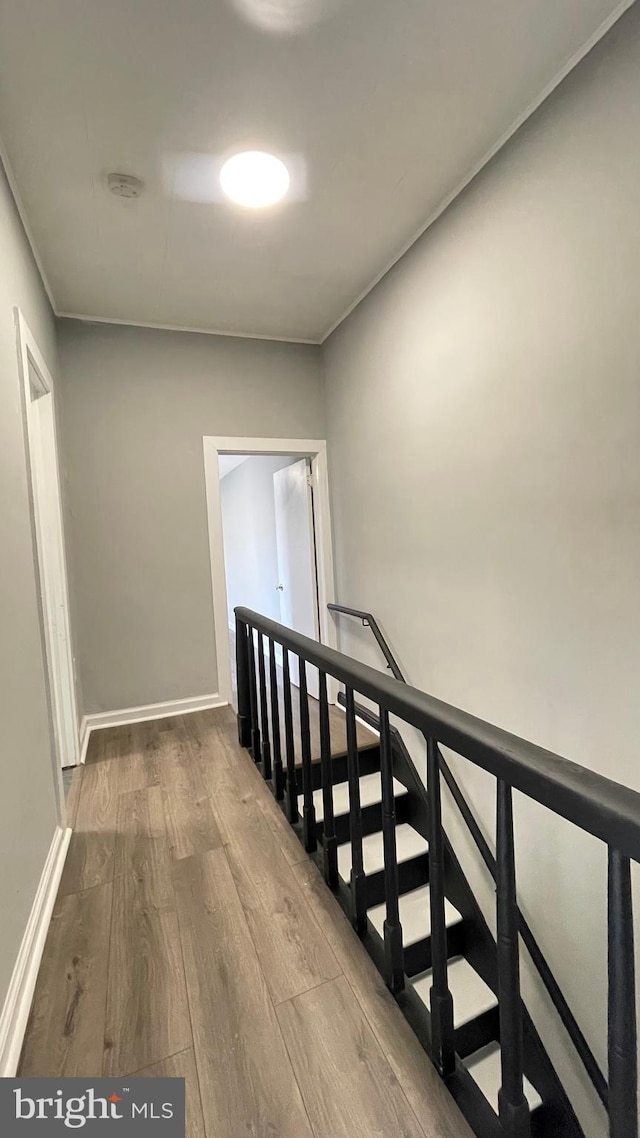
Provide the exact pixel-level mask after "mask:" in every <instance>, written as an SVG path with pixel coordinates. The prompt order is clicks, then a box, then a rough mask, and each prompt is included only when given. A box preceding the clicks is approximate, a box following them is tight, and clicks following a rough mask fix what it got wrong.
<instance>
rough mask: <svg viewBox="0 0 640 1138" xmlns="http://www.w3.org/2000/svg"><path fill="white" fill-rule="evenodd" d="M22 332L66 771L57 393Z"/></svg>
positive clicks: (60, 756) (70, 736)
mask: <svg viewBox="0 0 640 1138" xmlns="http://www.w3.org/2000/svg"><path fill="white" fill-rule="evenodd" d="M20 334H21V351H22V364H23V377H24V390H25V400H26V412H27V437H28V445H29V465H30V474H31V488H32V494H33V506H34V515H35V536H36V552H37V563H38V576H39V584H40V596H41V604H42V620H43V625H44V638H45V648H46V660H47V672H48V679H49V690H50V699H51V712H52V718H53V733H54V742H55V751H56V758H57V763H58V768H60V767H66V766H74V765H75V764H77V763H78V762H79V754H78V719H77V710H76V700H75V682H74V675H73V657H72V652H71V634H70V627H69V606H68V593H67V577H66V566H65V557H64V539H63V530H62V509H61V503H60V483H59V477H58V460H57V453H56V435H55V418H54V407H53V394H52V390H51V385H50V382H51V377H50V376H49V374H48V372H46V371H45V368H44V366H43V364H42V361H38V366H37V367H36V363H35V359H34V355H35V352H36V348H35V345H32V344H31V342H30V341H31V337H30V334H29V333H28V330H27V329H26V326H25V325H24V324H23V323H22V322H21V324H20Z"/></svg>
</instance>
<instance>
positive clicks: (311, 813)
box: [298, 656, 318, 853]
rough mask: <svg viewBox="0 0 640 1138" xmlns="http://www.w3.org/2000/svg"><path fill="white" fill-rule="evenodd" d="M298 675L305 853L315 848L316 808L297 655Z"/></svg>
mask: <svg viewBox="0 0 640 1138" xmlns="http://www.w3.org/2000/svg"><path fill="white" fill-rule="evenodd" d="M298 670H299V675H300V688H299V696H300V744H301V748H302V794H303V806H302V835H303V842H304V848H305V849H306V851H307V853H313V852H314V850H315V849H317V845H318V843H317V840H316V809H315V806H314V804H313V772H312V769H311V732H310V730H309V696H308V694H307V665H306V663H305V661H304V660H303V659H302V657H301V656H299V657H298Z"/></svg>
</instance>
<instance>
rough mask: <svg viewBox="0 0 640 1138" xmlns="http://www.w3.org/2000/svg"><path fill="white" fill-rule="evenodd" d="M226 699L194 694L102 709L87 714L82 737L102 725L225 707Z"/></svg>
mask: <svg viewBox="0 0 640 1138" xmlns="http://www.w3.org/2000/svg"><path fill="white" fill-rule="evenodd" d="M226 704H227V700H226V699H221V698H220V696H219V695H218V693H217V692H216V693H215V695H194V696H190V697H189V698H188V699H173V700H168V701H167V702H165V703H147V704H144V705H143V706H141V707H121V708H119V709H118V710H117V711H101V712H97V713H96V714H94V715H85V716H84V718H83V720H82V726H81V728H80V735H81V738H84V735H85V734H86V735H87V736H88V734H89V732H90V731H98V730H100V729H101V728H102V727H122V726H123V725H124V724H125V723H145V722H146V721H147V720H149V719H168V718H169V717H170V716H172V715H187V714H188V713H189V712H190V711H208V710H209V709H210V708H212V707H225V706H226Z"/></svg>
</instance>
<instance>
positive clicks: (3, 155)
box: [0, 138, 58, 316]
mask: <svg viewBox="0 0 640 1138" xmlns="http://www.w3.org/2000/svg"><path fill="white" fill-rule="evenodd" d="M0 162H1V163H2V167H3V169H4V172H5V176H6V179H7V184H8V186H9V189H10V191H11V194H12V196H13V200H14V202H15V203H16V209H17V211H18V217H19V218H20V221H21V222H22V228H23V229H24V233H25V237H26V238H27V241H28V242H29V246H30V248H31V254H32V256H33V259H34V261H35V263H36V268H37V270H38V272H39V273H40V280H41V281H42V285H43V288H44V291H45V292H46V294H47V297H48V300H49V304H50V305H51V307H52V309H53V312H54V314H55V315H56V316H57V315H58V313H57V311H56V302H55V300H54V299H53V292H52V290H51V285H50V284H49V281H48V280H47V274H46V273H45V271H44V265H43V263H42V260H41V257H40V254H39V253H38V250H37V248H36V243H35V240H34V237H33V233H32V232H31V227H30V225H29V222H28V220H27V211H26V210H25V208H24V205H23V203H22V199H21V197H20V194H19V193H18V184H17V182H16V179H15V176H14V173H13V170H12V168H11V163H10V161H9V156H8V154H7V151H6V147H5V145H4V143H3V141H2V139H1V138H0Z"/></svg>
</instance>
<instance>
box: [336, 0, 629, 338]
mask: <svg viewBox="0 0 640 1138" xmlns="http://www.w3.org/2000/svg"><path fill="white" fill-rule="evenodd" d="M634 4H635V0H622V3H620V4H618V5H617V7H616V8H614V10H613V12H611V14H610V15H609V16H607V19H606V20H604V21H603V22H602V23H601V24H600V26H599V27H598V28H597V29H596V31H595V32H594V33H593V35H592V36H590V37H589V39H588V40H587V41H586V42H585V43H584V44H583V45H582V47H580V48H578V50H577V51H575V52H574V53H573V55H572V56H570V58H569V59H568V60H567V62H566V63H565V64H564V66H563V67H562V68H561V69H560V71H558V72H557V74H556V75H555V76H554V77H553V79H552V80H551V81H550V82H549V83H547V85H546V86H545V87H543V88H542V91H541V92H540V94H539V95H538V96H537V98H535V99H534V100H533V102H532V103H530V104H529V106H528V107H527V108H526V110H525V111H523V112H522V114H520V115H518V117H517V118H516V119H514V121H513V122H512V124H511V126H510V127H509V128H508V129H507V130H506V131H505V132H504V134H503V135H501V137H500V138H499V139H498V141H497V142H496V143H494V145H493V146H492V147H491V149H490V150H488V151H487V152H486V154H485V155H484V156H483V157H482V158H481V159H480V161H479V162H476V164H475V166H473V167H472V168H471V170H470V171H469V173H468V174H466V175H465V177H464V178H463V179H462V181H461V182H458V184H457V186H456V187H455V189H453V190H452V191H451V193H450V194H447V196H446V197H445V198H443V200H442V201H441V202H440V204H439V205H438V206H437V207H436V209H435V210H434V211H433V213H431V214H430V215H429V217H428V218H427V220H426V221H425V223H424V225H422V226H421V227H420V229H419V230H418V231H417V233H414V235H413V237H410V238H409V240H408V241H406V242H405V244H404V245H403V246H402V248H401V249H400V251H399V253H397V254H396V255H395V256H394V257H393V259H392V260H391V261H389V263H388V264H387V265H386V267H385V268H384V269H382V271H381V272H379V273H378V274H377V276H375V277H374V278H373V280H372V281H371V282H370V284H368V285H367V287H366V288H365V289H363V291H362V292H361V293H360V295H359V296H358V297H357V298H356V300H354V301H353V303H352V304H350V305H349V307H348V308H347V309H346V310H345V311H344V312H343V314H342V316H340V317H339V318H338V319H337V320H335V321H334V323H333V324H331V325H330V326H329V327H328V328H327V330H326V332H324V334H323V335H322V336H321V337H320V341H319V342H320V343H321V344H324V343H325V342H326V341H327V340H328V339H329V336H331V335H332V334H333V332H335V331H336V329H337V328H339V327H340V325H341V324H343V323H344V321H345V320H346V319H347V317H348V316H350V315H351V313H352V312H354V311H355V309H356V308H357V307H358V305H359V304H361V303H362V301H363V300H364V299H365V297H367V296H368V295H369V293H370V292H372V291H373V289H374V288H375V287H376V285H377V284H379V283H380V281H381V280H382V279H383V277H386V275H387V273H389V272H390V271H391V269H392V268H393V267H394V265H397V263H398V261H400V260H401V259H402V258H403V257H404V255H405V253H408V252H409V249H411V248H412V247H413V246H414V245H415V243H416V241H419V240H420V238H421V237H422V236H423V234H424V233H426V232H427V230H428V229H430V228H431V226H432V225H433V224H434V222H436V221H437V220H438V218H439V217H441V216H442V214H443V213H444V212H445V210H447V209H448V208H449V206H450V205H451V204H452V203H453V202H454V201H455V199H456V198H457V197H459V196H460V194H461V193H462V192H463V190H466V188H467V186H468V185H469V184H470V183H471V182H472V181H473V179H474V178H475V177H477V175H478V174H479V173H480V171H481V170H483V169H484V167H485V166H486V165H487V164H488V163H489V162H490V161H491V159H492V158H495V156H496V154H497V153H498V151H500V150H502V148H503V146H506V144H507V143H508V142H509V140H510V139H511V138H513V136H514V134H516V133H517V132H518V131H519V130H520V127H521V126H524V124H525V123H526V121H527V119H530V118H531V116H532V115H533V114H535V112H536V111H537V110H538V108H539V107H541V106H542V104H543V103H544V102H545V100H546V99H548V98H549V96H550V95H551V94H553V92H554V91H555V90H556V88H557V87H559V86H560V84H561V83H562V82H563V80H565V79H566V78H567V76H568V75H570V74H571V72H572V71H573V70H574V69H575V68H576V67H577V66H578V64H579V63H581V62H582V60H583V59H584V58H585V56H587V55H588V54H589V52H590V51H592V50H593V48H594V47H595V46H596V44H598V43H599V42H600V40H601V39H603V38H604V36H606V34H607V32H609V31H610V30H611V28H612V27H613V25H614V24H617V22H618V20H619V19H620V17H621V16H623V15H624V13H625V12H626V11H627V10H628V9H629V8H632V7H633V5H634Z"/></svg>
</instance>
